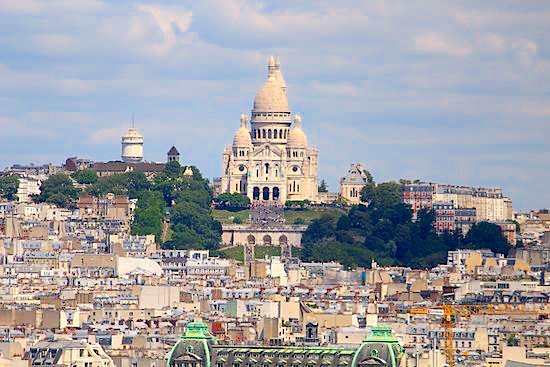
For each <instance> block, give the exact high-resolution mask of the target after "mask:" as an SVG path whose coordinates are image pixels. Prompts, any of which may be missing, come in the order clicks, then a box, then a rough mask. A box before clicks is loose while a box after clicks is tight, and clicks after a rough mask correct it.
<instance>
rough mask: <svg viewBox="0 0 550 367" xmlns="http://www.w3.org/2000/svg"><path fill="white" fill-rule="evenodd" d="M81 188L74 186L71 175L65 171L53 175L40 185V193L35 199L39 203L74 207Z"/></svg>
mask: <svg viewBox="0 0 550 367" xmlns="http://www.w3.org/2000/svg"><path fill="white" fill-rule="evenodd" d="M78 193H79V190H78V189H76V188H75V187H74V186H73V182H72V181H71V179H70V178H69V176H67V175H65V174H63V173H57V174H55V175H51V176H50V177H48V179H47V180H45V181H43V182H42V185H41V186H40V195H37V196H36V197H35V198H34V200H35V201H36V202H38V203H50V204H55V205H57V206H59V207H62V208H74V207H75V202H76V199H77V197H78Z"/></svg>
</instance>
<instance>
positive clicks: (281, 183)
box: [220, 57, 318, 203]
mask: <svg viewBox="0 0 550 367" xmlns="http://www.w3.org/2000/svg"><path fill="white" fill-rule="evenodd" d="M301 122H302V119H301V117H300V116H299V115H295V116H294V119H293V121H292V117H291V112H290V108H289V106H288V96H287V87H286V82H285V80H284V78H283V74H282V72H281V65H280V63H279V60H278V59H277V58H274V57H271V58H270V59H269V63H268V77H267V81H266V82H265V83H264V84H263V85H262V87H261V88H260V90H259V91H258V93H257V94H256V98H255V99H254V105H253V108H252V117H251V120H250V123H251V126H250V127H249V126H248V117H247V116H246V115H244V114H243V115H241V126H240V127H239V129H238V130H237V132H236V133H235V136H234V139H233V145H232V146H228V147H226V148H225V149H224V153H223V163H222V177H221V183H220V185H221V187H220V192H222V193H223V192H226V193H240V194H243V195H247V196H248V197H249V198H250V199H251V200H263V201H272V202H278V203H284V202H286V201H287V200H310V201H316V199H317V191H318V187H317V180H318V179H317V150H316V149H314V148H310V147H309V146H308V143H307V138H306V135H305V133H304V131H303V130H302V127H301Z"/></svg>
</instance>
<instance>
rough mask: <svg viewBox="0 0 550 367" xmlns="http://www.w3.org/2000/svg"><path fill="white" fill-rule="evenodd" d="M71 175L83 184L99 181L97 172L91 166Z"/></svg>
mask: <svg viewBox="0 0 550 367" xmlns="http://www.w3.org/2000/svg"><path fill="white" fill-rule="evenodd" d="M71 177H72V178H73V179H74V180H75V181H76V182H78V183H79V184H81V185H91V184H94V183H96V182H97V173H96V172H95V171H94V170H93V169H91V168H86V169H82V170H79V171H76V172H74V173H73V174H71Z"/></svg>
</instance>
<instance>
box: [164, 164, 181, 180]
mask: <svg viewBox="0 0 550 367" xmlns="http://www.w3.org/2000/svg"><path fill="white" fill-rule="evenodd" d="M164 173H165V174H166V175H167V176H168V177H178V176H179V175H181V173H182V169H181V165H180V163H179V162H178V161H170V162H168V163H166V164H165V165H164Z"/></svg>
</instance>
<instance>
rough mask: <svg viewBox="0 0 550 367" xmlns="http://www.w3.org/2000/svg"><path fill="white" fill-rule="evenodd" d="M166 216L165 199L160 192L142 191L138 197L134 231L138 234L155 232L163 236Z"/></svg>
mask: <svg viewBox="0 0 550 367" xmlns="http://www.w3.org/2000/svg"><path fill="white" fill-rule="evenodd" d="M163 218H164V200H163V197H162V193H160V192H148V191H146V192H142V193H140V195H139V197H138V202H137V206H136V210H135V213H134V222H133V223H132V233H133V234H137V235H147V234H154V235H155V237H156V239H157V241H159V240H160V238H161V232H162V221H163Z"/></svg>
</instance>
